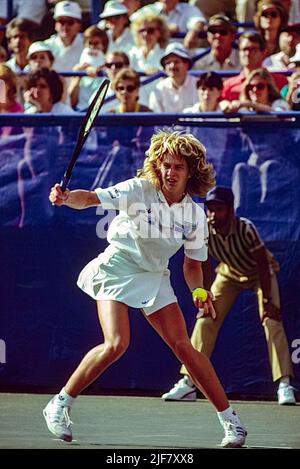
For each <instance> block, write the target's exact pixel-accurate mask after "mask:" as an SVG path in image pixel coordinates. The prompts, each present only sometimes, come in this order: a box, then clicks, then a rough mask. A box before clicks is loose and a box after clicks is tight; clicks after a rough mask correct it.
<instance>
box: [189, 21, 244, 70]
mask: <svg viewBox="0 0 300 469" xmlns="http://www.w3.org/2000/svg"><path fill="white" fill-rule="evenodd" d="M235 38H236V27H235V26H234V25H233V24H232V23H231V21H230V19H229V18H228V17H227V16H224V15H221V14H219V15H214V16H212V17H211V18H210V19H209V22H208V25H207V40H208V42H209V44H210V46H211V51H210V53H209V54H207V55H206V56H204V57H203V58H202V59H200V60H198V61H197V62H196V63H195V64H194V67H193V68H194V69H200V70H232V69H233V70H237V69H239V59H238V54H237V51H236V50H234V49H233V47H232V45H233V42H234V40H235Z"/></svg>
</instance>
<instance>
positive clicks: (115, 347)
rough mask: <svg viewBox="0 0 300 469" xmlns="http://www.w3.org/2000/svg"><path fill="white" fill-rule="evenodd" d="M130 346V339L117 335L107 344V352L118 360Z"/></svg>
mask: <svg viewBox="0 0 300 469" xmlns="http://www.w3.org/2000/svg"><path fill="white" fill-rule="evenodd" d="M128 346H129V340H127V339H124V338H122V337H116V338H114V340H112V341H109V342H107V343H106V344H105V352H106V354H107V355H109V356H110V358H111V359H113V360H117V359H118V358H120V357H121V356H122V355H123V354H124V353H125V352H126V350H127V348H128Z"/></svg>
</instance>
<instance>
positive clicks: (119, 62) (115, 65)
mask: <svg viewBox="0 0 300 469" xmlns="http://www.w3.org/2000/svg"><path fill="white" fill-rule="evenodd" d="M129 66H130V64H129V58H128V55H127V54H125V52H122V51H114V52H107V54H106V56H105V65H104V68H103V71H104V72H105V73H106V75H107V77H108V79H109V80H110V87H109V89H108V91H107V94H106V99H107V98H109V102H107V103H106V102H104V104H103V106H102V112H107V110H108V109H111V108H112V107H115V106H117V105H118V100H117V99H116V98H115V99H113V96H114V94H115V92H114V90H113V89H112V86H111V84H112V82H113V81H114V79H115V76H116V75H117V73H118V72H119V71H120V70H122V69H124V68H128V67H129ZM91 99H93V97H91ZM91 99H90V101H91Z"/></svg>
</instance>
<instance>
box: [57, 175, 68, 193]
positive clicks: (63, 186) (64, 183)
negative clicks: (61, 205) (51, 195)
mask: <svg viewBox="0 0 300 469" xmlns="http://www.w3.org/2000/svg"><path fill="white" fill-rule="evenodd" d="M69 182H70V178H69V177H68V176H64V177H63V178H62V180H61V181H60V184H59V185H60V187H61V190H62V191H63V192H65V190H66V189H67V187H68V184H69Z"/></svg>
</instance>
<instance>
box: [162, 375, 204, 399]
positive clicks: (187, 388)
mask: <svg viewBox="0 0 300 469" xmlns="http://www.w3.org/2000/svg"><path fill="white" fill-rule="evenodd" d="M161 398H162V399H164V401H195V400H196V399H197V391H196V387H195V386H194V385H190V384H189V379H188V377H187V376H185V377H184V378H182V379H180V380H179V381H178V383H176V384H175V385H174V387H173V388H172V389H171V390H170V391H169V392H166V393H165V394H163V395H162V396H161Z"/></svg>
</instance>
